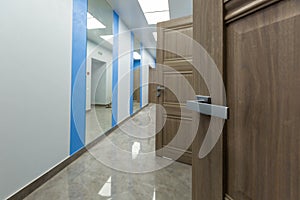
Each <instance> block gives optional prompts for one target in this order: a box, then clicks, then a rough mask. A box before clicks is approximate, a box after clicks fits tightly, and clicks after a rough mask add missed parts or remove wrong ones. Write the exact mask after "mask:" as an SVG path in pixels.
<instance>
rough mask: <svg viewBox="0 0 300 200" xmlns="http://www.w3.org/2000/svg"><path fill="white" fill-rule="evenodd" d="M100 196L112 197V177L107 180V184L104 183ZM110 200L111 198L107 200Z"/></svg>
mask: <svg viewBox="0 0 300 200" xmlns="http://www.w3.org/2000/svg"><path fill="white" fill-rule="evenodd" d="M98 194H99V195H100V196H103V197H111V176H110V177H109V178H108V179H107V181H106V183H104V185H103V186H102V188H101V190H100V191H99V193H98ZM110 199H111V198H109V199H107V200H110Z"/></svg>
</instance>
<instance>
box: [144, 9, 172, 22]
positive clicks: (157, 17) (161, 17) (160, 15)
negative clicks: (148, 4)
mask: <svg viewBox="0 0 300 200" xmlns="http://www.w3.org/2000/svg"><path fill="white" fill-rule="evenodd" d="M145 17H146V20H147V22H148V24H157V23H159V22H163V21H168V20H170V13H169V11H162V12H153V13H145Z"/></svg>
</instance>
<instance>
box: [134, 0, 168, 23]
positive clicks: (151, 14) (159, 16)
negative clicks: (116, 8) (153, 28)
mask: <svg viewBox="0 0 300 200" xmlns="http://www.w3.org/2000/svg"><path fill="white" fill-rule="evenodd" d="M138 1H139V4H140V6H141V8H142V10H143V12H144V15H145V17H146V20H147V22H148V24H157V23H159V22H162V21H167V20H170V9H169V1H168V0H151V1H150V0H138Z"/></svg>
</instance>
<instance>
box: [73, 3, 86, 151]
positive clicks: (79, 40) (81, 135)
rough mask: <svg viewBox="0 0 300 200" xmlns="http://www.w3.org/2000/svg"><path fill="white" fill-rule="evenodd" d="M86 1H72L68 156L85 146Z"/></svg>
mask: <svg viewBox="0 0 300 200" xmlns="http://www.w3.org/2000/svg"><path fill="white" fill-rule="evenodd" d="M86 14H87V0H74V1H73V31H72V91H71V137H70V140H71V141H70V155H73V154H74V153H76V152H77V151H78V150H80V149H82V148H83V147H84V145H85V114H86V113H85V112H86V111H85V108H86V75H85V73H86V45H87V44H86V43H87V41H86V38H87V31H86V27H87V15H86Z"/></svg>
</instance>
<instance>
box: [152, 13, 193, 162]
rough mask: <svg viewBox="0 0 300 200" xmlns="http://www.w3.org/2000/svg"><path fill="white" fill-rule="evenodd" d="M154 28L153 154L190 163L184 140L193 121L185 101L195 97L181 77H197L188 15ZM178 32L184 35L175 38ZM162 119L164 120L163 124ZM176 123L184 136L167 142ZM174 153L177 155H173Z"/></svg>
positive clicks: (172, 135) (191, 79)
mask: <svg viewBox="0 0 300 200" xmlns="http://www.w3.org/2000/svg"><path fill="white" fill-rule="evenodd" d="M157 31H158V40H157V46H158V49H157V67H156V70H155V73H156V74H155V75H156V80H157V81H158V83H160V84H157V85H156V92H155V94H156V98H157V100H156V103H157V104H159V105H160V106H157V109H156V113H157V114H156V126H157V132H158V134H157V135H156V149H157V154H158V155H159V156H164V157H168V158H172V159H176V160H178V161H180V162H184V163H187V164H191V162H192V148H191V146H190V144H189V148H188V149H186V148H184V146H186V143H187V142H188V140H187V138H189V137H190V135H189V130H190V127H191V126H192V125H193V121H194V115H193V113H192V112H190V111H189V110H187V109H186V101H187V100H188V99H193V98H195V96H194V95H193V89H190V88H188V87H187V85H186V84H185V81H188V82H189V84H190V85H191V86H192V87H194V86H195V85H196V80H197V78H198V75H197V74H195V71H194V69H193V67H192V65H191V63H190V62H191V57H192V43H191V38H193V23H192V17H185V18H180V19H175V20H171V21H166V22H162V23H159V24H158V30H157ZM180 34H185V35H186V36H187V38H183V39H182V40H178V38H181V37H180ZM163 66H167V67H163ZM167 85H169V86H172V88H175V90H176V91H178V92H179V93H180V94H179V95H178V96H179V99H178V96H177V97H176V96H175V94H174V93H173V92H172V91H171V90H170V87H169V88H168V86H167ZM152 92H153V91H152ZM164 122H165V124H163V123H164ZM180 123H182V127H181V128H182V130H187V131H186V137H185V138H180V139H178V140H176V141H175V142H174V143H173V144H170V142H171V140H173V139H174V137H175V135H176V134H177V131H178V130H179V128H180V127H179V125H180ZM161 128H162V129H161ZM160 129H161V130H160ZM178 155H181V156H180V157H179V158H178V159H177V157H178Z"/></svg>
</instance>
